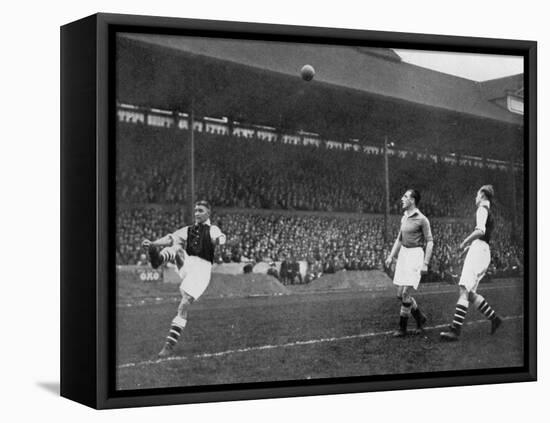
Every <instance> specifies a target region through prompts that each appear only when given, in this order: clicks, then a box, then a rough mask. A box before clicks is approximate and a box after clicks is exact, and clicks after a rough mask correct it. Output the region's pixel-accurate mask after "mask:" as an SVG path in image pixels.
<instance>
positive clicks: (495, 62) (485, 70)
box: [394, 49, 523, 81]
mask: <svg viewBox="0 0 550 423" xmlns="http://www.w3.org/2000/svg"><path fill="white" fill-rule="evenodd" d="M394 51H395V52H396V53H397V54H398V55H399V56H400V57H401V58H402V59H403V61H404V62H407V63H411V64H413V65H417V66H421V67H423V68H428V69H433V70H436V71H439V72H443V73H447V74H450V75H456V76H460V77H462V78H466V79H471V80H473V81H487V80H489V79H495V78H502V77H505V76H510V75H516V74H518V73H523V58H522V57H520V56H498V55H492V54H470V53H446V52H431V51H419V50H401V49H394Z"/></svg>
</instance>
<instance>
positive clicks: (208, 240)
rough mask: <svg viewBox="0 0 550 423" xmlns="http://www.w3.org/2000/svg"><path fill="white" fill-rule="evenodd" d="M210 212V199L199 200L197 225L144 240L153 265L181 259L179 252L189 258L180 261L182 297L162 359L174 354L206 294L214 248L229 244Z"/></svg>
mask: <svg viewBox="0 0 550 423" xmlns="http://www.w3.org/2000/svg"><path fill="white" fill-rule="evenodd" d="M210 212H211V208H210V204H209V203H208V202H206V201H198V202H196V203H195V223H194V225H191V226H185V227H183V228H181V229H178V230H177V231H176V232H174V233H172V234H169V235H166V236H165V237H162V238H160V239H157V240H156V241H149V240H148V239H146V240H144V241H143V243H142V246H143V247H144V248H145V249H146V250H148V252H149V258H150V261H151V266H152V267H153V268H157V267H159V266H160V265H162V264H163V263H167V262H169V261H174V262H178V259H179V257H180V256H179V254H178V253H180V252H185V254H184V256H185V260H184V261H183V263H181V262H180V263H178V267H179V270H178V273H179V275H180V276H181V278H182V282H181V285H180V292H181V297H182V298H181V302H180V304H179V306H178V312H177V314H176V316H175V317H174V319H173V320H172V324H171V326H170V331H169V332H168V336H167V337H166V342H165V344H164V346H163V348H162V350H161V351H160V352H159V354H158V356H159V357H161V358H162V357H168V356H170V355H172V353H173V350H174V347H175V345H176V344H177V342H178V339H179V338H180V336H181V334H182V333H183V330H184V328H185V325H186V324H187V312H188V310H189V306H190V305H191V303H193V301H196V300H197V299H198V298H199V297H200V296H201V295H202V294H203V293H204V291H205V290H206V288H207V287H208V284H209V283H210V276H211V271H212V263H213V262H214V249H215V247H216V245H223V244H225V235H224V234H223V233H222V231H221V230H220V228H218V227H217V226H215V225H212V224H211V222H210ZM159 250H160V251H159Z"/></svg>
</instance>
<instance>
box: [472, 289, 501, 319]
mask: <svg viewBox="0 0 550 423" xmlns="http://www.w3.org/2000/svg"><path fill="white" fill-rule="evenodd" d="M474 304H475V305H476V306H477V309H478V310H479V311H481V312H482V313H483V315H484V316H485V317H487V319H489V320H493V319H494V318H495V317H497V314H496V313H495V310H493V308H492V307H491V306H490V305H489V303H488V302H487V301H485V298H483V297H482V296H481V295H479V294H477V297H476V299H475V302H474Z"/></svg>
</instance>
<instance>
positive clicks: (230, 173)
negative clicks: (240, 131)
mask: <svg viewBox="0 0 550 423" xmlns="http://www.w3.org/2000/svg"><path fill="white" fill-rule="evenodd" d="M117 131H118V133H117V172H116V177H117V179H116V182H117V184H116V189H117V202H118V204H119V205H121V206H122V207H121V208H119V211H118V215H117V263H118V264H136V263H137V262H138V261H139V260H140V259H141V261H142V262H143V257H141V258H140V253H141V251H140V248H139V246H140V243H141V241H142V240H143V239H144V238H149V239H156V238H158V237H160V236H162V235H165V234H166V233H170V232H172V231H174V230H175V229H176V228H179V227H181V226H183V222H184V220H183V212H182V210H181V209H179V210H178V211H174V206H181V205H182V204H184V202H185V200H186V199H187V198H188V187H187V184H186V168H185V166H186V160H185V139H186V137H187V134H186V133H182V132H181V131H175V130H169V129H166V128H152V127H149V126H145V125H142V126H139V130H136V127H135V125H131V124H119V125H118V126H117ZM383 163H384V161H383V156H381V155H379V154H373V153H359V152H356V151H353V150H347V151H346V150H340V149H328V148H325V147H316V146H312V145H309V146H305V145H294V144H283V143H282V142H278V141H271V142H269V141H263V140H259V139H256V138H241V137H236V136H233V137H229V136H223V135H214V134H207V133H199V132H198V133H197V134H196V146H195V169H196V177H195V178H196V197H197V198H206V199H208V200H209V201H210V202H211V203H212V205H213V206H214V208H215V209H216V208H224V209H247V212H246V213H244V212H235V210H233V211H231V212H229V211H228V212H222V213H218V214H216V215H215V223H216V224H218V225H219V226H220V227H221V228H222V230H223V231H224V232H225V233H226V234H227V235H228V237H229V238H228V242H227V244H226V245H225V246H223V247H221V248H218V250H217V252H216V260H217V261H218V262H242V261H253V262H259V261H264V262H282V263H283V266H282V267H281V274H280V277H281V279H282V280H287V281H294V277H293V276H292V275H293V273H294V274H296V272H295V271H294V272H293V271H292V270H289V271H288V272H287V271H286V269H287V268H288V269H292V268H294V266H295V263H296V262H297V261H306V262H307V263H308V278H309V279H311V278H313V277H315V275H319V274H322V273H331V272H336V271H338V270H342V269H346V270H356V269H358V270H368V269H382V266H383V261H384V258H385V257H386V256H387V253H388V251H389V249H390V248H391V244H392V242H393V240H394V238H395V234H396V233H397V225H398V222H399V218H398V216H399V215H400V214H401V209H400V202H399V199H400V197H401V195H402V194H403V192H404V191H405V190H406V189H407V188H409V187H415V188H416V189H418V190H420V191H421V193H422V200H421V204H420V209H421V210H422V211H423V212H424V213H425V214H426V215H427V216H428V217H429V218H430V221H431V223H432V232H433V234H434V238H435V250H434V255H433V259H432V263H431V267H430V269H431V272H430V275H429V276H428V279H429V278H432V279H434V280H442V279H443V280H445V279H450V278H452V277H453V275H454V274H456V273H457V269H456V266H457V265H456V263H455V260H454V258H455V253H456V247H457V246H458V244H459V243H460V242H461V241H462V240H463V239H464V237H465V236H466V235H467V234H468V233H469V231H471V229H472V222H471V221H470V220H465V219H461V218H463V217H466V216H467V217H470V218H471V219H472V217H473V212H474V194H475V192H476V189H477V188H478V187H479V186H480V185H481V183H491V184H493V185H494V186H495V190H496V192H497V202H496V204H495V205H494V211H495V214H496V216H497V217H498V219H497V222H498V225H499V226H498V227H497V229H496V231H495V239H494V240H493V242H492V248H491V252H492V255H493V257H492V269H491V272H492V274H494V275H495V274H502V275H506V274H512V273H518V272H521V270H522V269H521V268H522V263H523V251H522V249H521V247H519V245H520V243H519V242H516V241H515V240H514V239H512V236H511V233H510V232H511V231H510V228H511V226H512V225H511V223H510V216H511V215H512V213H511V205H512V204H513V201H512V198H511V194H510V192H511V189H510V184H511V178H510V176H509V172H508V171H504V170H499V169H489V168H487V167H483V168H480V167H474V166H470V165H458V164H449V163H445V162H442V161H441V160H439V161H437V162H436V161H434V160H432V159H429V158H420V157H419V156H418V155H417V154H416V153H409V155H406V156H396V155H394V156H391V157H390V163H389V166H390V169H391V172H390V175H391V176H390V186H391V193H392V196H393V198H391V199H390V204H391V210H390V212H391V214H393V215H395V216H394V218H393V220H392V228H393V229H392V232H391V235H390V236H389V238H390V240H389V241H388V242H384V237H383V219H382V217H380V216H375V215H374V214H377V213H382V212H383V210H384V192H383V187H384V181H383V173H384V172H383ZM521 173H522V172H517V178H518V179H517V180H516V181H514V182H515V185H516V193H517V194H516V200H517V201H516V202H517V204H518V209H519V210H518V213H517V214H518V218H519V219H521V217H522V209H521V206H522V204H523V191H522V189H523V181H522V180H521V177H522V175H521ZM182 208H183V207H182ZM285 211H294V212H293V213H292V214H291V213H288V212H287V213H285ZM296 211H298V212H296ZM323 212H332V213H331V214H323ZM518 239H521V234H520V235H519V238H518ZM306 281H307V278H306Z"/></svg>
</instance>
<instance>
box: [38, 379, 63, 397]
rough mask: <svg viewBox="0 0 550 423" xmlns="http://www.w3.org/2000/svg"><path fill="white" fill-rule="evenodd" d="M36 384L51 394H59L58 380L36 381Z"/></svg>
mask: <svg viewBox="0 0 550 423" xmlns="http://www.w3.org/2000/svg"><path fill="white" fill-rule="evenodd" d="M36 385H37V386H39V387H40V388H42V389H44V390H45V391H48V392H50V393H51V394H54V395H56V396H59V392H60V388H59V382H37V384H36Z"/></svg>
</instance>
